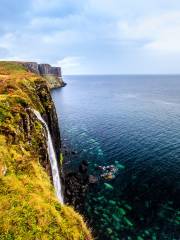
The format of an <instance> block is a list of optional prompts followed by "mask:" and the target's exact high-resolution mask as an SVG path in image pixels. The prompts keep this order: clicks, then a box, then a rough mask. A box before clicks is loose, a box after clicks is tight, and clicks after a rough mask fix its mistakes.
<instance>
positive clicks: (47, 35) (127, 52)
mask: <svg viewBox="0 0 180 240" xmlns="http://www.w3.org/2000/svg"><path fill="white" fill-rule="evenodd" d="M0 59H1V60H23V61H37V62H39V63H50V64H52V65H54V66H61V67H62V71H63V74H178V73H180V1H179V0H171V1H170V0H151V1H147V0H136V1H132V0H18V1H14V0H1V3H0Z"/></svg>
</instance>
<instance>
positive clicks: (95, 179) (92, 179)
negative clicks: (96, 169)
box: [89, 175, 98, 184]
mask: <svg viewBox="0 0 180 240" xmlns="http://www.w3.org/2000/svg"><path fill="white" fill-rule="evenodd" d="M97 182H98V178H97V177H96V176H93V175H89V183H92V184H94V183H97Z"/></svg>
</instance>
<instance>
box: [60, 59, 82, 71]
mask: <svg viewBox="0 0 180 240" xmlns="http://www.w3.org/2000/svg"><path fill="white" fill-rule="evenodd" d="M82 61H83V57H79V56H67V57H65V58H63V59H61V60H58V61H57V63H56V64H55V65H56V66H60V67H62V69H63V73H64V74H71V73H74V71H75V72H78V70H79V67H80V66H81V62H82Z"/></svg>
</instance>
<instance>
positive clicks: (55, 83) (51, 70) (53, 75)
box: [23, 62, 66, 89]
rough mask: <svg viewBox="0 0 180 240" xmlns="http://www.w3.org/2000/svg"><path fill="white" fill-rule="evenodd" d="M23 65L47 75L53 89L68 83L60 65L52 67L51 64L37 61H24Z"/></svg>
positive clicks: (34, 71) (44, 75)
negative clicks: (63, 76) (64, 79)
mask: <svg viewBox="0 0 180 240" xmlns="http://www.w3.org/2000/svg"><path fill="white" fill-rule="evenodd" d="M23 65H24V66H25V67H26V68H27V69H28V70H29V71H31V72H33V73H36V74H39V75H41V76H43V77H45V78H46V79H47V80H48V81H47V82H48V85H49V87H50V88H51V89H53V88H58V87H64V86H65V85H66V83H65V82H64V81H63V78H62V72H61V68H60V67H52V66H51V65H50V64H38V63H36V62H23Z"/></svg>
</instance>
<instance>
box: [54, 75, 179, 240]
mask: <svg viewBox="0 0 180 240" xmlns="http://www.w3.org/2000/svg"><path fill="white" fill-rule="evenodd" d="M64 80H65V82H67V83H68V85H67V86H66V87H65V88H61V89H56V90H53V91H52V95H53V99H54V101H55V104H56V108H57V113H58V117H59V120H60V128H61V137H62V140H63V143H64V144H65V145H66V146H68V147H69V148H71V149H73V150H75V151H77V152H78V154H77V155H72V156H71V158H70V159H69V161H67V162H66V164H65V167H66V168H67V169H69V168H76V167H77V166H78V164H79V162H80V161H82V160H88V162H89V168H90V173H91V174H93V175H95V176H97V177H99V179H100V180H99V182H98V184H96V185H95V186H94V187H91V188H90V190H89V192H88V194H87V199H86V205H85V208H84V212H83V214H84V215H85V216H86V219H87V220H88V222H89V224H90V226H92V227H93V233H94V235H95V236H97V239H100V240H106V239H107V240H110V239H114V240H118V239H137V240H141V239H153V240H154V239H168V240H169V239H177V240H179V239H180V76H65V77H64ZM97 165H101V166H108V165H114V166H115V169H116V172H115V173H114V174H113V179H104V178H102V177H100V175H102V174H104V173H105V174H106V173H107V172H106V171H105V172H100V171H99V170H97Z"/></svg>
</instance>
